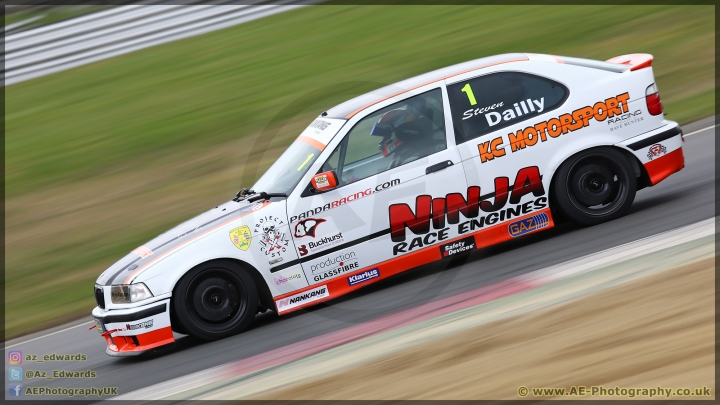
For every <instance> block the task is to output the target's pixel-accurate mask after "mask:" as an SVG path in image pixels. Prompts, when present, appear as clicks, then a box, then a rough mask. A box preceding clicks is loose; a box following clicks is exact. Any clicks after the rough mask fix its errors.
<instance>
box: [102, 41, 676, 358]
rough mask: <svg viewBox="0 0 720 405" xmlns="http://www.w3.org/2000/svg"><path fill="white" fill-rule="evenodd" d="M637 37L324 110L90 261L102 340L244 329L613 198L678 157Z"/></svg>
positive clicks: (473, 69) (587, 218)
mask: <svg viewBox="0 0 720 405" xmlns="http://www.w3.org/2000/svg"><path fill="white" fill-rule="evenodd" d="M652 60H653V57H652V56H651V55H647V54H632V55H623V56H619V57H615V58H612V59H610V60H608V61H606V62H601V61H594V60H587V59H579V58H571V57H559V56H551V55H539V54H524V53H516V54H504V55H497V56H491V57H486V58H481V59H477V60H473V61H470V62H465V63H461V64H458V65H454V66H450V67H446V68H443V69H439V70H436V71H433V72H430V73H426V74H423V75H420V76H417V77H414V78H410V79H407V80H404V81H401V82H398V83H395V84H393V85H390V86H387V87H384V88H381V89H378V90H376V91H373V92H371V93H368V94H365V95H361V96H359V97H356V98H354V99H352V100H349V101H347V102H344V103H342V104H340V105H338V106H336V107H333V108H331V109H329V110H327V111H326V112H323V113H322V114H321V115H320V116H318V118H317V119H316V120H315V121H313V122H312V123H311V124H310V125H309V126H308V128H307V129H305V130H304V131H303V132H302V133H301V134H300V136H298V138H297V139H296V140H295V141H294V142H293V143H292V144H291V145H290V146H289V147H288V149H287V150H286V151H285V152H284V153H283V155H282V156H281V157H280V158H279V159H278V160H277V161H276V162H275V163H274V164H273V165H272V166H271V167H270V169H268V171H267V172H266V173H265V174H264V175H263V176H262V177H261V178H260V179H259V180H258V181H257V183H256V184H255V185H253V187H252V189H250V190H248V189H243V190H241V191H240V192H239V193H238V194H237V195H236V197H235V198H234V199H232V200H230V201H228V202H226V203H224V204H222V205H219V206H217V207H215V208H213V209H211V210H209V211H207V212H205V213H204V214H201V215H199V216H198V217H196V218H194V219H191V220H189V221H187V222H185V223H183V224H181V225H178V226H177V227H175V228H173V229H171V230H169V231H168V232H166V233H164V234H162V235H160V236H158V237H157V238H155V239H153V240H151V241H149V242H147V243H146V244H145V245H143V246H140V247H138V248H137V249H135V250H133V251H132V252H131V253H129V254H128V255H127V256H125V257H124V258H122V259H121V260H120V261H118V262H117V263H115V264H114V265H112V266H111V267H110V268H108V269H107V270H105V272H104V273H102V275H100V277H99V278H98V279H97V283H96V286H95V298H96V301H97V307H96V308H95V309H94V310H93V311H92V315H93V317H94V318H95V319H96V321H97V322H96V324H97V327H98V329H99V331H100V332H101V334H102V336H103V337H104V338H105V340H106V341H107V345H108V347H107V353H108V354H110V355H113V356H120V355H130V354H137V353H141V352H144V351H147V350H149V349H153V348H155V347H158V346H162V345H165V344H168V343H171V342H173V331H176V332H180V333H184V334H189V335H192V336H194V337H197V338H199V339H202V340H215V339H221V338H224V337H227V336H230V335H232V334H235V333H238V332H240V331H242V330H243V329H245V328H246V327H247V326H248V325H249V324H250V322H252V320H253V318H254V317H255V315H256V314H257V313H258V312H263V311H266V310H274V311H276V312H277V313H278V314H280V315H284V314H287V313H290V312H293V311H297V310H299V309H302V308H306V307H308V306H310V305H314V304H317V303H319V302H323V301H327V300H329V299H332V298H335V297H338V296H341V295H344V294H347V293H349V292H351V291H353V290H356V289H358V288H361V287H363V286H366V285H368V284H370V283H374V282H377V281H379V280H382V279H385V278H387V277H391V276H393V275H395V274H398V273H400V272H403V271H406V270H409V269H411V268H414V267H417V266H419V265H422V264H426V263H429V262H433V261H436V260H441V259H444V258H447V257H452V256H456V255H461V254H467V253H469V252H471V251H473V250H475V249H480V248H483V247H486V246H490V245H493V244H496V243H500V242H502V241H506V240H509V239H513V238H516V237H520V236H522V235H527V234H530V233H534V232H538V231H542V230H545V229H549V228H552V227H553V226H554V219H556V218H558V217H559V216H562V217H563V218H566V219H569V220H572V221H574V222H576V223H579V224H583V225H594V224H598V223H601V222H604V221H609V220H612V219H615V218H618V217H620V216H622V215H623V214H624V213H626V212H627V211H628V209H629V208H630V205H631V204H632V202H633V199H634V197H635V193H636V191H637V190H639V189H641V188H644V187H650V186H654V185H656V184H658V182H660V181H662V180H663V179H665V178H666V177H668V176H669V175H670V174H672V173H674V172H677V171H679V170H681V169H682V168H683V167H684V158H683V152H682V143H683V139H682V133H681V130H680V128H679V126H678V124H677V123H675V122H672V121H667V120H665V118H664V114H663V107H662V104H661V101H660V96H659V93H658V90H657V86H656V85H655V79H654V76H653V70H652V67H651V64H652Z"/></svg>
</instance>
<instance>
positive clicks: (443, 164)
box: [425, 160, 453, 174]
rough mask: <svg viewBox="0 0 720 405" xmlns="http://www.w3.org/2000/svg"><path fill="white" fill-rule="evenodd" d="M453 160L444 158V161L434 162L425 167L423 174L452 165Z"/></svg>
mask: <svg viewBox="0 0 720 405" xmlns="http://www.w3.org/2000/svg"><path fill="white" fill-rule="evenodd" d="M452 165H453V162H452V160H446V161H444V162H440V163H436V164H434V165H432V166H428V167H427V168H426V169H425V174H430V173H432V172H439V171H440V170H442V169H447V168H448V167H450V166H452Z"/></svg>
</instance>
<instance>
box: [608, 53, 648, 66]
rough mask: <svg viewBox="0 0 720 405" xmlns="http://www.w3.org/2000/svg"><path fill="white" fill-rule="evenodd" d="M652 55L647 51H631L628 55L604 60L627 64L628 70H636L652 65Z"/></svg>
mask: <svg viewBox="0 0 720 405" xmlns="http://www.w3.org/2000/svg"><path fill="white" fill-rule="evenodd" d="M652 61H653V56H652V55H650V54H649V53H631V54H628V55H621V56H616V57H614V58H610V59H608V60H606V61H605V62H610V63H617V64H620V65H629V66H630V70H638V69H642V68H646V67H650V66H652Z"/></svg>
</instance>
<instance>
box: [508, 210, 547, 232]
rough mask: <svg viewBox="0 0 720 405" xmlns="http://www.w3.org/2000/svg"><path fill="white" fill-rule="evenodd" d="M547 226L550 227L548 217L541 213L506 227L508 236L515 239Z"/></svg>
mask: <svg viewBox="0 0 720 405" xmlns="http://www.w3.org/2000/svg"><path fill="white" fill-rule="evenodd" d="M548 225H550V217H548V215H547V214H545V213H542V214H537V215H533V216H531V217H530V218H525V219H521V220H519V221H515V222H512V223H510V225H508V232H509V233H510V236H512V237H517V236H520V235H525V234H526V233H530V232H533V231H537V230H538V229H542V228H545V227H546V226H548Z"/></svg>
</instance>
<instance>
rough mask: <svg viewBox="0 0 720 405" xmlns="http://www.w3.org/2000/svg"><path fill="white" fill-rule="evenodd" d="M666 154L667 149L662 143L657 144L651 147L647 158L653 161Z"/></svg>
mask: <svg viewBox="0 0 720 405" xmlns="http://www.w3.org/2000/svg"><path fill="white" fill-rule="evenodd" d="M666 153H667V148H666V147H664V146H663V145H662V144H660V143H656V144H655V145H653V146H651V147H650V150H648V154H647V158H648V159H650V160H653V158H656V157H658V156H660V155H664V154H666Z"/></svg>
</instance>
